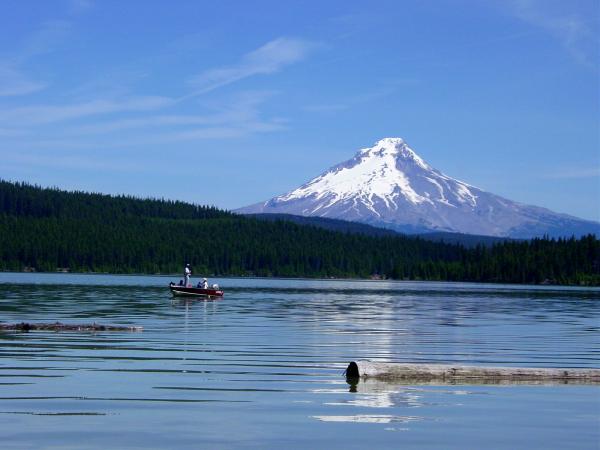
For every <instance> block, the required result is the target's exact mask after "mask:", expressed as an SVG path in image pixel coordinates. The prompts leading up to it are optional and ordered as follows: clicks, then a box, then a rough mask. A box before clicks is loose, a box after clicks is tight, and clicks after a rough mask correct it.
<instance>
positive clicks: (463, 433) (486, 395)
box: [0, 273, 600, 450]
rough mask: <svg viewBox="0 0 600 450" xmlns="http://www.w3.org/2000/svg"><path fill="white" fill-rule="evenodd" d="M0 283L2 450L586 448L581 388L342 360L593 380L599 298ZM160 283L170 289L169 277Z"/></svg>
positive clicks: (297, 286) (390, 285) (23, 278)
mask: <svg viewBox="0 0 600 450" xmlns="http://www.w3.org/2000/svg"><path fill="white" fill-rule="evenodd" d="M169 281H170V279H169V278H165V277H152V276H104V275H69V274H64V275H59V274H36V275H31V274H14V273H0V320H1V321H4V322H20V321H30V322H54V321H61V322H65V323H73V324H75V323H91V322H97V323H101V324H118V325H140V326H143V327H144V330H143V332H140V333H131V332H104V333H96V334H93V333H86V332H75V333H74V332H61V333H56V332H39V331H37V332H30V333H7V332H4V333H2V332H0V446H1V447H2V448H5V449H21V448H32V449H33V448H35V449H39V448H53V449H55V448H60V449H69V448H73V449H106V448H140V449H142V448H143V449H154V448H211V449H221V448H223V449H226V448H256V449H265V448H282V447H285V448H287V449H291V448H302V449H307V448H310V449H312V448H322V449H328V448H344V449H361V450H365V449H374V448H398V449H399V448H403V449H411V448H419V449H428V448H431V449H441V448H443V449H477V448H486V449H496V448H498V449H518V448H520V449H525V448H527V449H591V448H599V446H600V388H599V387H598V386H590V385H510V386H506V385H502V386H500V385H479V386H477V385H446V386H430V385H412V386H410V385H394V384H385V383H359V384H358V386H356V387H355V388H354V387H352V386H350V385H349V384H347V383H346V380H345V378H344V377H343V376H342V372H343V370H344V369H345V367H346V366H347V364H348V362H350V361H351V360H356V359H371V360H375V361H398V362H402V361H404V362H440V363H448V362H453V363H456V362H460V363H468V364H487V365H504V366H539V367H600V361H599V357H600V333H599V331H600V291H599V290H593V289H577V288H556V287H519V286H506V285H477V284H457V283H409V282H385V281H377V282H369V281H309V280H270V279H221V280H210V282H218V283H219V284H220V285H221V287H223V288H224V289H225V298H224V299H222V300H218V301H197V300H194V301H180V300H173V299H172V298H171V296H170V294H169V292H168V289H167V287H166V285H167V284H168V282H169ZM173 281H178V279H175V278H173Z"/></svg>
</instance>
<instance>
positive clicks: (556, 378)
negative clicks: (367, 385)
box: [346, 361, 600, 384]
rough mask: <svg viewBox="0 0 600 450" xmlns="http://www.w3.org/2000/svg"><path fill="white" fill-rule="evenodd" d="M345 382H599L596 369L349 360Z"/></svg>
mask: <svg viewBox="0 0 600 450" xmlns="http://www.w3.org/2000/svg"><path fill="white" fill-rule="evenodd" d="M346 377H347V378H349V379H357V378H362V379H369V378H374V379H377V380H382V381H402V382H410V381H414V382H436V381H439V382H444V383H452V382H474V383H488V382H492V383H500V384H503V383H511V382H515V383H519V382H528V381H530V382H555V383H569V382H585V383H600V369H554V368H525V367H484V366H461V365H448V364H404V363H377V362H370V361H352V362H351V363H350V364H349V365H348V368H347V369H346Z"/></svg>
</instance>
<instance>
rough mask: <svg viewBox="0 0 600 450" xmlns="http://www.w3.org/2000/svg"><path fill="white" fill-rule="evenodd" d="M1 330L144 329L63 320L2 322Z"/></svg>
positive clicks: (140, 328)
mask: <svg viewBox="0 0 600 450" xmlns="http://www.w3.org/2000/svg"><path fill="white" fill-rule="evenodd" d="M0 330H4V331H25V332H26V331H142V330H143V328H142V327H137V326H132V327H123V326H117V325H100V324H97V323H93V324H86V325H71V324H66V323H61V322H54V323H28V322H21V323H12V324H11V323H9V324H5V323H1V324H0Z"/></svg>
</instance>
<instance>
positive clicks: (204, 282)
mask: <svg viewBox="0 0 600 450" xmlns="http://www.w3.org/2000/svg"><path fill="white" fill-rule="evenodd" d="M202 289H208V280H207V279H206V278H202Z"/></svg>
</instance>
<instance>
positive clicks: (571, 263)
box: [0, 180, 600, 285]
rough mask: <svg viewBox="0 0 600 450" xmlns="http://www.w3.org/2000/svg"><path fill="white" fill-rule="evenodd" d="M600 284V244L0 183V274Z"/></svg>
mask: <svg viewBox="0 0 600 450" xmlns="http://www.w3.org/2000/svg"><path fill="white" fill-rule="evenodd" d="M185 263H190V264H191V265H192V267H193V272H194V274H195V275H210V276H225V275H236V276H268V277H271V276H273V277H319V278H329V277H336V278H354V277H360V278H369V277H377V278H379V277H381V278H391V279H400V280H404V279H409V280H444V281H475V282H496V283H553V284H577V285H600V241H599V240H598V238H597V237H596V236H593V235H588V236H584V237H581V238H575V237H571V238H562V239H549V238H537V239H533V240H528V241H503V242H498V243H495V244H493V245H478V246H475V247H472V248H467V247H464V246H463V245H461V244H460V243H453V244H450V243H444V242H432V241H428V240H425V239H422V238H419V237H411V236H405V235H400V234H398V235H393V234H390V235H381V236H373V235H367V234H362V233H356V232H339V231H332V230H326V229H323V228H319V227H317V226H313V225H310V224H307V225H301V224H297V223H293V222H291V221H287V220H284V219H282V220H273V221H265V220H259V219H257V218H251V217H244V216H239V215H236V214H233V213H230V212H227V211H222V210H219V209H217V208H215V207H210V206H199V205H194V204H189V203H185V202H180V201H170V200H163V199H138V198H134V197H129V196H111V195H104V194H97V193H86V192H67V191H62V190H59V189H55V188H41V187H38V186H33V185H30V184H27V183H14V182H9V181H2V180H0V270H3V271H22V270H35V271H57V270H63V271H67V270H68V271H71V272H108V273H149V274H155V273H180V272H181V271H182V269H183V265H184V264H185Z"/></svg>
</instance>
